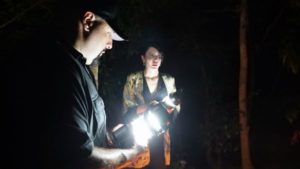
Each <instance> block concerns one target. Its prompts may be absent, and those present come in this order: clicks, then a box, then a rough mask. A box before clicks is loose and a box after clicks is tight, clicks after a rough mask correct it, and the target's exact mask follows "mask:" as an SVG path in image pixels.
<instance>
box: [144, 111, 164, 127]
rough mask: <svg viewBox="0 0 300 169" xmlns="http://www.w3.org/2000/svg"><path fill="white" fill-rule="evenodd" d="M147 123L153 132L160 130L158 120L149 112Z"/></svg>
mask: <svg viewBox="0 0 300 169" xmlns="http://www.w3.org/2000/svg"><path fill="white" fill-rule="evenodd" d="M147 121H148V123H149V124H150V125H151V127H152V128H153V129H154V130H156V131H160V130H161V126H160V121H159V119H158V118H157V117H156V116H155V115H154V114H153V113H152V112H151V111H150V112H149V114H148V116H147Z"/></svg>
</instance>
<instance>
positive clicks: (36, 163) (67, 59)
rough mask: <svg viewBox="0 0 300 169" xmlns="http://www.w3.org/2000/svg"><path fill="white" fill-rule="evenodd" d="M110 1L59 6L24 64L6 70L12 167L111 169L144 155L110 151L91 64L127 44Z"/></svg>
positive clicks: (24, 54)
mask: <svg viewBox="0 0 300 169" xmlns="http://www.w3.org/2000/svg"><path fill="white" fill-rule="evenodd" d="M112 2H113V1H112V0H110V1H107V2H105V1H103V0H70V1H68V0H65V1H63V2H61V3H62V4H61V6H62V7H63V8H62V9H63V10H64V11H63V12H61V13H59V15H57V16H58V17H56V20H57V23H56V25H55V26H54V27H53V28H55V29H53V31H52V30H51V33H50V32H49V33H48V31H47V33H48V35H47V36H45V37H43V36H38V37H37V38H35V39H36V40H34V41H33V43H29V42H28V45H27V44H23V45H24V47H22V50H18V51H19V52H17V53H20V54H18V55H17V58H18V60H17V61H12V62H10V63H11V65H10V69H9V68H8V67H5V68H4V74H5V75H7V76H5V79H6V82H8V83H6V86H5V94H4V95H5V96H6V102H5V103H6V106H5V108H7V110H8V111H7V113H8V116H9V118H8V119H9V120H8V121H7V124H6V127H7V128H9V130H8V132H7V133H5V135H6V138H7V140H8V141H7V142H9V146H8V148H7V149H8V153H7V154H8V156H9V157H10V160H12V162H11V163H10V165H11V166H12V165H17V166H18V167H20V168H39V169H48V168H49V169H50V168H51V169H54V168H55V169H76V168H78V169H79V168H80V169H85V168H89V169H90V168H91V169H92V168H95V169H99V168H112V167H114V166H117V165H119V164H121V163H122V162H124V161H126V160H128V159H131V158H133V157H134V156H136V155H137V154H138V153H140V151H141V149H140V148H139V147H134V148H132V149H109V148H105V147H109V141H108V140H109V139H108V134H107V130H106V115H105V110H104V104H103V101H102V99H101V97H100V96H99V95H98V92H97V88H96V86H95V81H94V79H93V76H92V74H91V71H90V70H89V68H88V66H87V65H89V64H91V63H92V62H93V60H94V59H96V58H97V57H99V56H101V55H103V54H104V52H105V51H106V50H109V49H112V47H113V40H118V41H121V40H123V39H122V38H121V37H120V36H119V35H118V34H117V33H116V32H115V30H116V27H113V26H112V24H111V19H112V10H113V8H111V6H109V5H111V3H112ZM57 9H59V8H57ZM52 32H54V33H52ZM31 44H33V45H31ZM11 58H13V57H11ZM6 68H7V69H6ZM19 160H21V162H19ZM9 168H11V167H9Z"/></svg>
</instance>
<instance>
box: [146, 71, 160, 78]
mask: <svg viewBox="0 0 300 169" xmlns="http://www.w3.org/2000/svg"><path fill="white" fill-rule="evenodd" d="M158 74H159V72H158V70H147V69H145V70H144V76H145V77H148V78H153V77H157V76H158Z"/></svg>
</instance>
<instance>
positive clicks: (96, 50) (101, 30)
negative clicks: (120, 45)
mask: <svg viewBox="0 0 300 169" xmlns="http://www.w3.org/2000/svg"><path fill="white" fill-rule="evenodd" d="M112 32H113V30H112V28H111V27H110V26H109V25H108V23H107V22H105V21H104V20H101V18H97V16H96V17H95V20H94V22H93V26H91V29H90V31H89V32H88V35H87V37H86V39H85V44H86V45H85V47H86V49H85V50H86V52H88V56H87V58H86V59H87V62H86V64H91V63H92V62H93V60H94V59H96V58H97V57H100V56H102V55H103V54H104V53H105V50H107V49H112V47H113V42H112Z"/></svg>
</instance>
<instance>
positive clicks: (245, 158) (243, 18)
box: [239, 0, 253, 169]
mask: <svg viewBox="0 0 300 169" xmlns="http://www.w3.org/2000/svg"><path fill="white" fill-rule="evenodd" d="M240 10H241V11H240V75H239V122H240V139H241V165H242V169H253V165H252V161H251V156H250V144H249V124H248V111H247V73H248V72H247V71H248V55H247V38H246V34H247V0H241V9H240Z"/></svg>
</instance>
